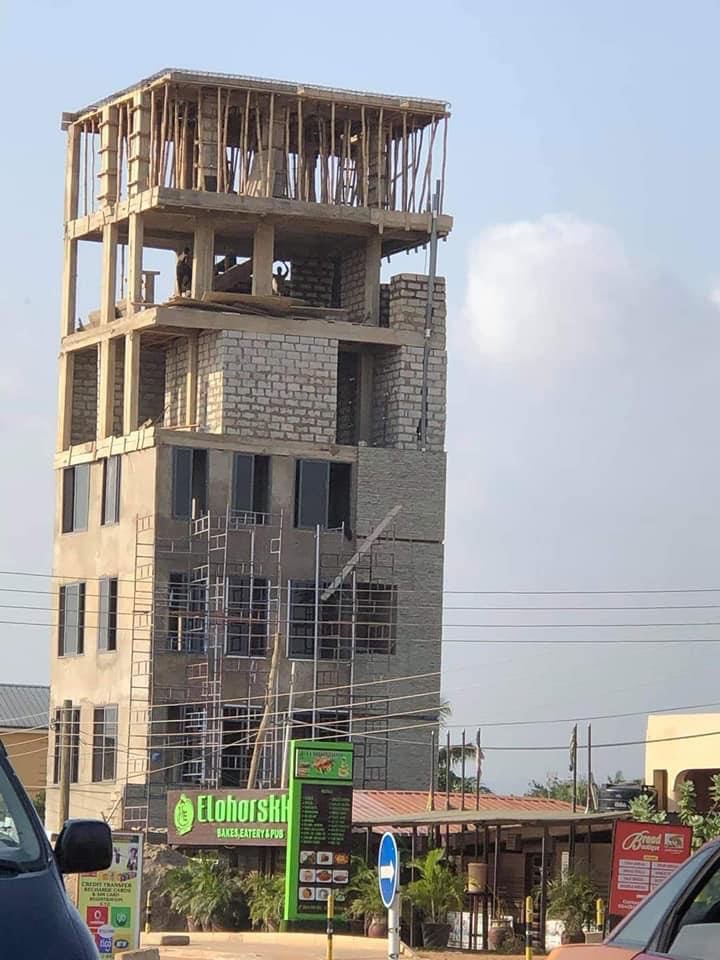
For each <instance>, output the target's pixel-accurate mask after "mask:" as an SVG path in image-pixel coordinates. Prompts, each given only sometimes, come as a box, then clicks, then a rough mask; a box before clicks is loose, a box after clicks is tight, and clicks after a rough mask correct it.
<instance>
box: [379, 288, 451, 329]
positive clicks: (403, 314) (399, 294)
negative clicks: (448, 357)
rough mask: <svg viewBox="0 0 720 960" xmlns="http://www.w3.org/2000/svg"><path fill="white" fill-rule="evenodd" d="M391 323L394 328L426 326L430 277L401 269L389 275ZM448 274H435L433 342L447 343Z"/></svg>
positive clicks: (389, 317)
mask: <svg viewBox="0 0 720 960" xmlns="http://www.w3.org/2000/svg"><path fill="white" fill-rule="evenodd" d="M389 288H390V293H389V311H388V325H389V326H390V327H391V328H392V329H394V330H412V331H415V332H416V333H422V332H423V330H424V329H425V310H426V306H427V294H428V278H427V277H426V276H424V275H422V274H419V273H399V274H398V275H397V276H395V277H391V279H390V285H389ZM445 319H446V306H445V278H444V277H436V278H435V284H434V288H433V313H432V342H433V343H437V345H438V346H442V345H444V343H445ZM381 325H382V324H381Z"/></svg>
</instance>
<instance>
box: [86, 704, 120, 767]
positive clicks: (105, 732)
mask: <svg viewBox="0 0 720 960" xmlns="http://www.w3.org/2000/svg"><path fill="white" fill-rule="evenodd" d="M117 746H118V708H117V704H108V705H106V706H103V707H95V708H94V709H93V746H92V782H93V783H103V782H105V781H114V780H116V779H117Z"/></svg>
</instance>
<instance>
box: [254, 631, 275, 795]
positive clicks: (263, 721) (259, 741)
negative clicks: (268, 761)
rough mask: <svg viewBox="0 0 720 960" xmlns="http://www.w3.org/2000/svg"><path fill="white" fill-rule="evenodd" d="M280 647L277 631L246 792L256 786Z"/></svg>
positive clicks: (268, 721) (268, 720)
mask: <svg viewBox="0 0 720 960" xmlns="http://www.w3.org/2000/svg"><path fill="white" fill-rule="evenodd" d="M280 647H281V641H280V631H279V630H278V631H277V633H276V634H275V636H274V638H273V652H272V659H271V661H270V671H269V672H268V678H267V688H266V690H265V706H264V708H263V714H262V717H261V718H260V724H259V726H258V732H257V736H256V737H255V746H254V747H253V753H252V759H251V760H250V772H249V773H248V782H247V788H248V790H254V789H255V786H256V783H255V781H256V780H257V775H258V767H259V766H260V756H261V754H262V745H263V740H264V739H265V734H266V732H267V728H268V724H269V723H270V713H271V707H272V701H273V691H274V689H275V678H276V676H277V671H278V664H279V663H280Z"/></svg>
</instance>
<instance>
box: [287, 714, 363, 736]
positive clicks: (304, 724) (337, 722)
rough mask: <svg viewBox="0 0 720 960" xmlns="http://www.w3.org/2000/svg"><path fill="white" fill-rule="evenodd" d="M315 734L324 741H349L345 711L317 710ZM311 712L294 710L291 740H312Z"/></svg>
mask: <svg viewBox="0 0 720 960" xmlns="http://www.w3.org/2000/svg"><path fill="white" fill-rule="evenodd" d="M315 716H316V728H317V729H316V733H317V735H318V736H320V737H321V738H323V739H325V740H330V739H332V740H349V739H350V737H349V733H348V730H349V724H350V715H349V713H348V712H347V710H318V711H317V713H316V714H315ZM312 735H313V729H312V710H294V711H293V715H292V726H291V727H290V739H291V740H312Z"/></svg>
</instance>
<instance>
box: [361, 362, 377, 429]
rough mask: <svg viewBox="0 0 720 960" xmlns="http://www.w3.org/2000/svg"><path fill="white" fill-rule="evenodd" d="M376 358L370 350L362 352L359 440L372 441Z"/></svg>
mask: <svg viewBox="0 0 720 960" xmlns="http://www.w3.org/2000/svg"><path fill="white" fill-rule="evenodd" d="M374 372H375V358H374V356H373V354H372V353H371V352H370V350H367V349H366V350H363V351H362V353H361V354H360V385H359V411H358V440H359V441H360V442H364V443H371V442H372V408H373V377H374Z"/></svg>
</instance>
